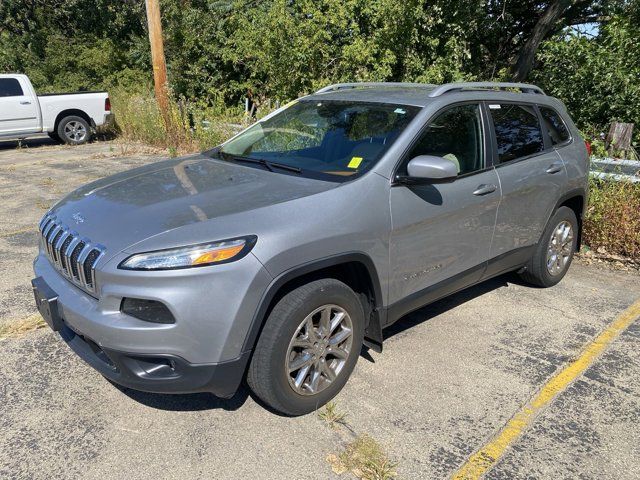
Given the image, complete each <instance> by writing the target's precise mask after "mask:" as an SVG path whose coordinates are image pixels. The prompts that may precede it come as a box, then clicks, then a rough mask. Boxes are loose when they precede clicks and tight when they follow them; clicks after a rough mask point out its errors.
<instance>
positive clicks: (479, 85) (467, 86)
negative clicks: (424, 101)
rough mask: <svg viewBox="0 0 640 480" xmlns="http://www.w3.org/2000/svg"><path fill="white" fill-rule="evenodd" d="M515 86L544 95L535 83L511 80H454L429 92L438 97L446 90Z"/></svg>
mask: <svg viewBox="0 0 640 480" xmlns="http://www.w3.org/2000/svg"><path fill="white" fill-rule="evenodd" d="M511 88H517V89H519V90H520V91H521V92H522V93H535V94H538V95H545V93H544V91H543V90H542V89H541V88H540V87H537V86H535V85H530V84H528V83H511V82H456V83H446V84H444V85H440V86H438V87H436V88H434V89H433V90H432V91H431V92H430V93H429V96H430V97H439V96H440V95H444V94H445V93H448V92H459V91H462V90H507V89H511Z"/></svg>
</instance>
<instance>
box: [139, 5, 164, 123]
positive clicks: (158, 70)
mask: <svg viewBox="0 0 640 480" xmlns="http://www.w3.org/2000/svg"><path fill="white" fill-rule="evenodd" d="M158 2H159V0H145V3H146V6H147V23H148V25H149V42H150V43H151V61H152V63H153V81H154V85H155V92H156V101H157V102H158V108H159V109H160V115H162V119H163V120H164V124H165V127H166V128H168V127H169V121H170V116H169V92H168V87H167V63H166V61H165V58H164V44H163V41H162V22H161V20H160V5H159V3H158Z"/></svg>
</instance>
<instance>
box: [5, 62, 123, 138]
mask: <svg viewBox="0 0 640 480" xmlns="http://www.w3.org/2000/svg"><path fill="white" fill-rule="evenodd" d="M111 120H112V113H111V102H110V100H109V94H108V93H107V92H86V93H85V92H80V93H62V94H46V95H37V94H36V92H35V90H34V88H33V85H32V84H31V81H30V80H29V78H28V77H27V76H26V75H18V74H0V138H2V137H5V138H6V137H12V138H27V137H30V136H33V135H39V134H42V133H47V134H48V135H49V136H50V137H51V138H52V139H54V140H56V141H61V142H64V143H66V144H69V145H80V144H83V143H86V142H88V141H89V140H90V139H91V136H92V134H93V132H95V129H96V128H97V127H100V126H102V125H105V124H106V123H108V122H110V121H111Z"/></svg>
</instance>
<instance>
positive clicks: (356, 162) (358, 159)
mask: <svg viewBox="0 0 640 480" xmlns="http://www.w3.org/2000/svg"><path fill="white" fill-rule="evenodd" d="M361 163H362V157H353V158H352V159H351V161H350V162H349V165H347V167H348V168H358V167H359V166H360V164H361Z"/></svg>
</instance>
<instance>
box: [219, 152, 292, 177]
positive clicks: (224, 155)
mask: <svg viewBox="0 0 640 480" xmlns="http://www.w3.org/2000/svg"><path fill="white" fill-rule="evenodd" d="M218 155H219V156H220V157H222V158H223V159H224V160H232V161H236V162H246V163H256V164H258V165H262V166H264V167H265V168H266V169H267V170H269V171H270V172H273V169H274V168H279V169H281V170H287V171H289V172H294V173H302V169H301V168H298V167H294V166H293V165H287V164H286V163H278V162H272V161H270V160H265V159H264V158H253V157H243V156H242V155H232V154H230V153H226V152H218Z"/></svg>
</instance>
